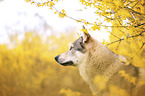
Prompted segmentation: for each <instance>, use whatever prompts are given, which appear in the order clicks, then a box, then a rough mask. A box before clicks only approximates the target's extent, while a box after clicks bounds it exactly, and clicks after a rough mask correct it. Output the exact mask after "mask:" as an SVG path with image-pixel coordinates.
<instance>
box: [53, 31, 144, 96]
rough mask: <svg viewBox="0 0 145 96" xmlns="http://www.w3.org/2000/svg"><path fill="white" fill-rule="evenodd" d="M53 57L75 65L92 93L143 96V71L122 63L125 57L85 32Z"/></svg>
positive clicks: (97, 95)
mask: <svg viewBox="0 0 145 96" xmlns="http://www.w3.org/2000/svg"><path fill="white" fill-rule="evenodd" d="M55 60H56V61H57V62H58V63H59V64H61V65H63V66H76V67H78V69H79V72H80V75H81V76H82V78H83V79H84V80H85V81H86V83H87V84H88V85H89V86H90V88H91V90H92V93H93V94H94V95H95V96H145V70H144V69H143V68H138V67H135V66H134V65H132V64H128V65H127V64H125V63H124V62H125V60H126V59H125V57H123V56H121V55H117V54H115V53H114V52H112V51H111V50H110V49H108V48H107V47H106V46H105V45H103V44H101V43H100V42H99V41H97V40H95V39H94V38H92V37H91V36H90V35H89V34H88V33H83V35H82V36H81V37H80V38H79V39H77V40H76V41H75V42H73V43H72V44H71V46H70V49H69V50H68V51H67V52H65V53H62V54H60V55H58V56H56V57H55ZM122 60H123V61H124V62H122Z"/></svg>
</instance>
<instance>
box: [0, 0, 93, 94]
mask: <svg viewBox="0 0 145 96" xmlns="http://www.w3.org/2000/svg"><path fill="white" fill-rule="evenodd" d="M66 1H67V0H66ZM58 6H59V5H58ZM66 7H67V6H66ZM78 28H79V26H78V24H77V23H76V22H75V21H73V20H68V19H67V18H66V19H65V18H64V19H62V18H59V17H58V16H57V15H55V14H53V12H51V10H49V9H48V8H45V7H43V8H40V7H39V8H38V7H36V6H33V5H31V4H29V3H26V2H25V1H24V0H4V1H1V2H0V96H64V94H68V96H80V95H81V96H89V95H91V92H90V89H89V87H88V85H87V84H86V83H85V82H84V81H83V80H82V78H81V77H80V75H79V72H78V69H77V68H75V67H63V66H61V65H59V64H58V63H57V62H56V61H55V60H54V57H55V56H56V55H58V54H60V53H62V52H65V51H67V50H68V48H69V46H68V45H69V43H71V42H73V41H74V40H75V39H76V38H78V35H77V32H78ZM70 37H71V38H70Z"/></svg>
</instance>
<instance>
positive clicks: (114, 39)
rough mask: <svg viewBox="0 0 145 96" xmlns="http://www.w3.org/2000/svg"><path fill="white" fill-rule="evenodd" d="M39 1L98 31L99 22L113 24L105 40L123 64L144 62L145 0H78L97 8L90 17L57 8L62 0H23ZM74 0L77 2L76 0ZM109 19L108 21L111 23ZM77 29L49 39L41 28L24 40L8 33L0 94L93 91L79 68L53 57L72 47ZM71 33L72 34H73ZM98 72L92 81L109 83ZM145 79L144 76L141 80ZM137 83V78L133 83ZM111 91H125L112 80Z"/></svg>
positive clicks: (0, 48) (57, 95)
mask: <svg viewBox="0 0 145 96" xmlns="http://www.w3.org/2000/svg"><path fill="white" fill-rule="evenodd" d="M25 1H27V2H28V3H31V4H34V5H36V6H37V7H40V6H42V7H43V6H48V7H49V9H51V10H53V11H54V14H57V15H58V16H59V17H61V18H70V19H72V20H75V21H76V22H78V23H80V24H82V25H85V26H87V29H85V27H84V28H83V29H82V31H85V32H97V31H99V30H100V29H101V28H105V29H106V31H107V29H108V28H111V29H112V30H111V31H109V30H108V31H107V32H109V33H110V37H109V41H104V42H103V44H106V45H107V46H108V47H109V48H110V49H111V50H112V51H114V52H115V53H117V54H120V55H124V56H126V57H127V60H126V62H124V63H125V64H130V63H132V64H133V65H135V66H136V67H142V68H145V46H144V45H145V1H144V0H79V2H80V3H81V4H82V5H83V6H84V7H85V8H86V9H87V8H90V7H91V8H94V9H95V11H94V13H95V14H96V16H100V17H101V18H102V20H103V21H100V20H98V19H96V21H94V22H90V21H88V20H85V19H83V18H79V19H78V18H73V17H71V16H69V14H67V11H65V9H62V10H57V8H55V4H56V3H59V2H60V0H46V1H45V2H43V1H41V0H38V1H41V2H35V1H33V0H25ZM74 6H75V5H74ZM108 22H109V24H110V25H108V24H107V23H108ZM74 34H76V33H75V32H71V33H69V34H65V35H64V34H57V36H58V37H57V36H55V35H51V36H48V37H47V39H46V40H44V39H43V36H41V35H38V34H37V32H26V33H25V36H24V39H23V40H18V38H17V36H12V37H10V41H11V42H10V44H8V45H7V44H1V45H0V96H91V95H92V93H91V92H90V89H89V87H88V85H86V83H85V82H84V81H83V80H82V78H81V77H80V76H79V73H78V70H77V68H74V67H65V68H64V67H62V66H60V65H58V64H57V63H56V62H55V61H54V57H55V56H56V55H58V54H60V53H63V52H64V51H66V50H67V49H68V44H69V43H70V42H72V41H73V40H75V39H76V37H77V36H76V35H74ZM70 37H71V38H70ZM119 73H120V75H121V76H123V77H124V78H126V79H127V80H128V81H130V82H132V83H134V80H136V78H134V77H130V76H129V75H128V74H126V72H125V71H122V70H121V71H120V72H119ZM101 78H102V77H100V76H96V78H95V80H94V82H96V83H98V84H99V85H100V89H104V88H105V86H106V85H105V82H106V80H104V81H102V79H101ZM140 83H141V84H145V82H144V81H143V82H140ZM134 84H135V83H134ZM110 90H111V94H112V95H111V96H113V94H115V92H116V90H118V92H120V94H121V95H120V96H125V95H127V93H126V92H125V91H124V90H122V89H120V88H118V87H116V86H110Z"/></svg>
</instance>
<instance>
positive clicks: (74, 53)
mask: <svg viewBox="0 0 145 96" xmlns="http://www.w3.org/2000/svg"><path fill="white" fill-rule="evenodd" d="M91 39H92V38H91V36H90V35H89V34H87V33H83V35H82V36H81V37H80V38H79V39H77V40H76V41H74V42H73V43H72V44H71V46H70V48H69V50H68V51H67V52H65V53H62V54H60V55H58V56H56V57H55V60H56V61H57V62H58V63H59V64H61V65H63V66H69V65H71V66H78V65H79V64H81V63H82V62H83V61H84V59H85V58H86V57H87V50H88V46H89V45H90V42H91V41H92V40H91Z"/></svg>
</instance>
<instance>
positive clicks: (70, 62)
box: [55, 55, 74, 66]
mask: <svg viewBox="0 0 145 96" xmlns="http://www.w3.org/2000/svg"><path fill="white" fill-rule="evenodd" d="M58 58H59V55H58V56H56V57H55V60H56V61H57V62H58V63H59V64H61V65H63V66H69V65H73V64H74V63H73V61H67V62H61V60H59V59H58Z"/></svg>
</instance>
